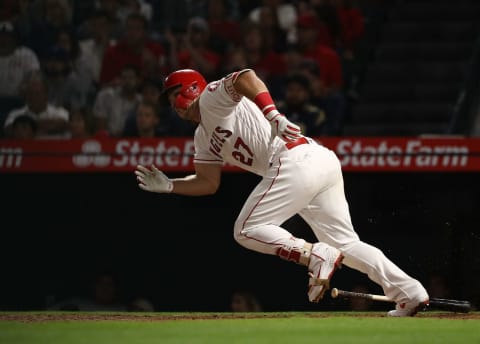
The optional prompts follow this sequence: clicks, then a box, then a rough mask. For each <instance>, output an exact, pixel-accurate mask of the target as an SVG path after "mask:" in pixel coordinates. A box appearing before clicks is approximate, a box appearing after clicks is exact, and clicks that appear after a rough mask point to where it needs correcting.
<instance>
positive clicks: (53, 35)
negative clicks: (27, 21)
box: [27, 0, 73, 59]
mask: <svg viewBox="0 0 480 344" xmlns="http://www.w3.org/2000/svg"><path fill="white" fill-rule="evenodd" d="M30 11H31V13H32V17H33V18H32V22H31V26H30V29H29V32H28V34H27V35H28V36H27V45H28V46H29V47H31V48H32V49H33V50H34V51H35V52H36V53H37V55H38V56H39V58H40V59H41V58H42V57H43V56H44V55H45V54H46V53H47V52H48V51H49V50H50V49H51V47H52V46H53V45H55V44H56V41H57V36H58V32H59V31H60V30H72V29H73V27H72V25H71V15H72V13H71V11H72V9H71V7H70V3H69V1H68V0H37V1H34V2H33V4H32V6H31V7H30Z"/></svg>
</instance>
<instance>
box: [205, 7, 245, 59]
mask: <svg viewBox="0 0 480 344" xmlns="http://www.w3.org/2000/svg"><path fill="white" fill-rule="evenodd" d="M230 7H231V6H230ZM230 7H229V1H228V0H209V1H208V9H207V11H208V12H207V21H208V25H209V27H210V46H211V47H212V49H213V50H214V51H216V52H218V53H220V54H222V55H223V54H225V53H226V52H227V51H229V50H230V49H231V48H232V47H233V46H235V45H237V44H238V43H239V41H240V26H239V25H238V22H237V21H236V20H234V14H233V13H232V12H233V11H232V9H231V8H230Z"/></svg>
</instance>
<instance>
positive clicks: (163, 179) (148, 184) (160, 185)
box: [135, 165, 173, 193]
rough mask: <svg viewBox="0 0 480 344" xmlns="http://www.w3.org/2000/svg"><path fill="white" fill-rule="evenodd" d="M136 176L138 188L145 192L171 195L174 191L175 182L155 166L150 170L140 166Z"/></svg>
mask: <svg viewBox="0 0 480 344" xmlns="http://www.w3.org/2000/svg"><path fill="white" fill-rule="evenodd" d="M135 174H136V175H137V181H138V186H139V187H140V188H141V189H143V190H145V191H151V192H158V193H169V192H172V190H173V182H172V181H171V180H170V179H169V178H168V177H167V176H166V175H165V173H163V172H162V171H160V170H159V169H157V168H156V167H155V166H154V165H152V166H151V167H150V169H148V168H147V167H144V166H142V165H138V166H137V169H136V170H135Z"/></svg>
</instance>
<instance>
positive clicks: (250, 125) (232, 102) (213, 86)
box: [194, 70, 284, 176]
mask: <svg viewBox="0 0 480 344" xmlns="http://www.w3.org/2000/svg"><path fill="white" fill-rule="evenodd" d="M245 71H246V70H243V71H240V72H236V73H232V74H230V75H227V76H226V77H225V78H223V79H221V80H218V81H214V82H211V83H210V84H208V85H207V87H206V88H205V90H204V91H203V93H202V94H201V96H200V99H199V102H200V116H201V119H200V125H199V126H198V127H197V130H196V132H195V157H194V162H195V163H218V164H223V163H225V162H228V163H231V164H232V165H235V166H239V167H240V168H243V169H245V170H247V171H250V172H253V173H256V174H258V175H260V176H264V175H265V173H266V171H267V170H268V168H269V163H270V161H271V158H272V156H273V154H274V152H275V151H276V150H277V149H278V148H279V147H281V146H282V145H284V142H283V141H282V140H281V139H280V138H278V137H276V136H273V135H272V129H271V126H270V123H269V122H268V121H267V120H266V119H265V117H264V115H263V113H262V112H261V111H260V109H259V108H258V107H257V105H255V103H253V102H252V101H250V100H249V99H248V98H246V97H243V96H240V95H239V94H237V92H235V89H234V88H233V83H234V82H235V79H236V78H237V77H238V75H240V74H241V73H242V72H245Z"/></svg>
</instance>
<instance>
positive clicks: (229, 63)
mask: <svg viewBox="0 0 480 344" xmlns="http://www.w3.org/2000/svg"><path fill="white" fill-rule="evenodd" d="M225 68H226V72H231V71H235V70H237V69H241V68H252V69H254V70H255V72H256V73H257V75H259V77H261V78H262V79H263V80H265V82H266V83H267V85H268V86H269V87H270V92H271V93H272V96H274V97H275V96H278V95H279V94H280V89H281V87H280V86H281V85H280V84H279V80H281V78H283V77H284V75H285V73H286V72H287V66H286V63H285V59H284V56H283V55H282V54H280V53H278V52H275V51H274V50H273V49H270V48H269V47H268V46H267V45H266V44H265V36H264V35H263V32H262V30H261V28H260V26H259V25H256V24H253V23H251V22H249V21H247V22H244V23H243V24H242V41H241V45H240V46H239V47H238V48H237V49H234V50H233V51H232V52H231V53H230V54H228V56H227V57H226V62H225Z"/></svg>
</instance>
